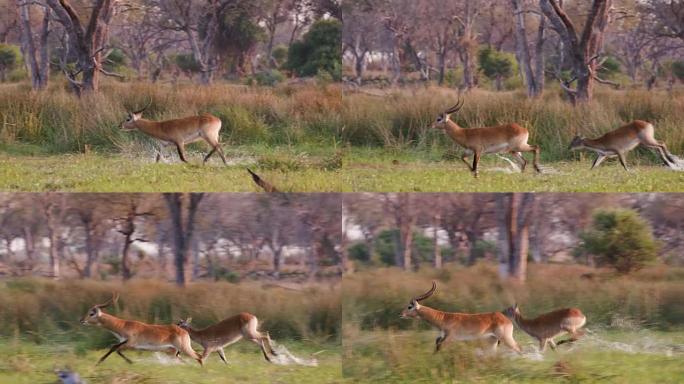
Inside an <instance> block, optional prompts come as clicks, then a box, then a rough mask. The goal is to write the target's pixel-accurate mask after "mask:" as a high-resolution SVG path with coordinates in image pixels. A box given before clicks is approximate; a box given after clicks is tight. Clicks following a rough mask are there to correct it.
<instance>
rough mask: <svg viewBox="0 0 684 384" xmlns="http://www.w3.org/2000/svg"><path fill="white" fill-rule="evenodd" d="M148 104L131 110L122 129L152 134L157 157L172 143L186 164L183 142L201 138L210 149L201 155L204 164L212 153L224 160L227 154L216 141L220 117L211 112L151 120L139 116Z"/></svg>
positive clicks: (224, 161) (159, 157) (217, 139)
mask: <svg viewBox="0 0 684 384" xmlns="http://www.w3.org/2000/svg"><path fill="white" fill-rule="evenodd" d="M149 106H150V104H147V106H145V107H144V108H143V109H141V110H139V111H135V112H130V113H129V114H128V116H127V117H126V121H124V123H123V125H122V126H121V129H122V130H124V131H135V130H136V129H137V130H139V131H141V132H143V133H145V134H147V135H148V136H151V137H152V138H154V139H155V140H156V142H157V159H156V161H157V162H159V160H161V159H162V157H163V155H162V152H163V148H164V147H167V146H172V145H173V146H175V147H176V149H177V150H178V156H180V159H181V160H182V161H183V162H185V163H187V162H188V161H187V157H186V154H185V144H190V143H194V142H196V141H200V140H204V141H206V142H207V143H208V144H209V145H210V146H211V151H209V153H208V154H207V155H206V156H205V157H204V163H206V162H207V160H209V158H210V157H211V155H213V154H214V152H218V154H219V156H221V160H223V163H224V164H227V163H226V157H225V155H224V154H223V149H221V144H220V143H219V131H220V130H221V120H220V119H219V118H218V117H216V116H213V115H210V114H202V115H199V116H189V117H184V118H181V119H174V120H166V121H152V120H147V119H143V118H142V113H143V112H144V111H145V110H146V109H147V108H148V107H149Z"/></svg>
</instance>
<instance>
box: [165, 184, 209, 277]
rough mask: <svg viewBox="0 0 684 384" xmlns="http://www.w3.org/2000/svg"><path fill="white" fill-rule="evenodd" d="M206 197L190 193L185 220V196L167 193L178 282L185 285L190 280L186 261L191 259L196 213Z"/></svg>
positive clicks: (166, 198)
mask: <svg viewBox="0 0 684 384" xmlns="http://www.w3.org/2000/svg"><path fill="white" fill-rule="evenodd" d="M203 197H204V195H203V194H201V193H190V194H189V196H188V198H187V199H188V200H189V201H188V204H187V205H188V206H187V212H186V215H185V216H186V217H185V219H186V220H185V222H184V221H183V196H182V194H180V193H165V194H164V199H165V200H166V203H167V206H168V208H169V213H170V216H171V228H172V233H173V241H174V264H175V267H176V268H175V269H176V284H177V285H179V286H181V287H182V286H185V283H186V282H187V281H188V280H189V279H188V276H186V273H188V272H189V269H188V268H187V266H186V263H187V262H188V261H189V260H190V256H191V255H190V253H191V249H190V244H191V242H192V235H193V232H194V227H195V215H196V214H197V210H198V208H199V204H200V202H201V200H202V198H203Z"/></svg>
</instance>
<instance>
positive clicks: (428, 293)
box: [413, 281, 437, 301]
mask: <svg viewBox="0 0 684 384" xmlns="http://www.w3.org/2000/svg"><path fill="white" fill-rule="evenodd" d="M436 289H437V283H435V282H434V281H433V282H432V288H430V290H429V291H427V292H425V293H423V294H422V295H420V296H417V297H415V298H413V300H415V301H422V300H425V299H427V298H428V297H430V296H432V294H433V293H435V290H436Z"/></svg>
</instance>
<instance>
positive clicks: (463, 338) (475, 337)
mask: <svg viewBox="0 0 684 384" xmlns="http://www.w3.org/2000/svg"><path fill="white" fill-rule="evenodd" d="M491 336H494V334H493V333H491V332H490V333H483V334H479V335H456V336H454V340H461V341H467V340H479V339H485V338H487V337H491Z"/></svg>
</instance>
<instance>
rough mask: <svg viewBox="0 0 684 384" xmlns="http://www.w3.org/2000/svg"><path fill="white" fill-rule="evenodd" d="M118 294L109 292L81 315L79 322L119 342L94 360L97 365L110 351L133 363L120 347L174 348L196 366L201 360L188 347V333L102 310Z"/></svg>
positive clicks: (178, 354)
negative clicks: (103, 330)
mask: <svg viewBox="0 0 684 384" xmlns="http://www.w3.org/2000/svg"><path fill="white" fill-rule="evenodd" d="M118 299H119V295H118V294H113V295H112V298H111V299H109V300H108V301H107V302H105V303H104V304H97V305H95V306H93V307H92V308H90V309H89V310H88V312H87V313H86V314H85V316H83V318H81V324H83V325H96V326H99V327H102V328H104V329H106V330H108V331H109V332H111V333H113V334H114V336H116V338H117V339H119V342H118V343H116V344H114V345H112V347H111V348H110V349H109V351H108V352H107V353H105V355H104V356H102V357H101V358H100V360H98V362H97V364H100V363H101V362H103V361H104V360H105V359H106V358H107V357H108V356H109V355H111V354H112V352H116V353H117V354H118V355H119V356H121V357H122V358H123V359H124V360H126V361H127V362H128V363H133V362H132V361H131V360H130V359H129V358H128V357H126V356H124V354H123V353H121V351H122V350H124V349H139V350H148V351H169V350H171V351H174V352H175V353H176V356H178V357H180V352H183V353H184V354H186V355H188V356H190V357H192V358H193V359H195V360H197V361H198V362H199V363H200V365H201V364H202V359H201V358H200V356H199V355H198V354H197V352H195V351H194V350H193V349H192V342H191V340H190V335H188V332H187V331H186V330H184V329H182V328H180V327H178V326H176V325H155V324H146V323H142V322H140V321H133V320H124V319H120V318H118V317H115V316H112V315H110V314H108V313H105V312H103V311H102V309H103V308H106V307H108V306H110V305H112V304H114V303H116V302H117V300H118Z"/></svg>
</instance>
